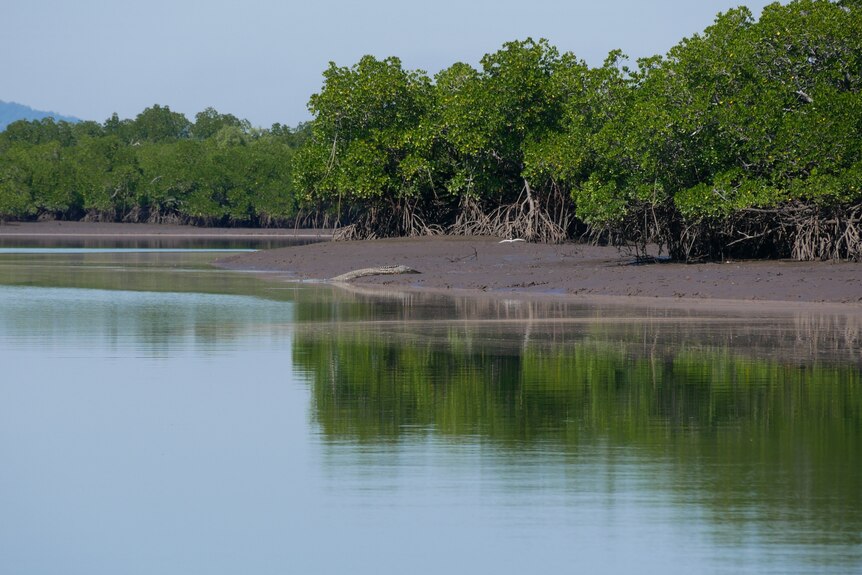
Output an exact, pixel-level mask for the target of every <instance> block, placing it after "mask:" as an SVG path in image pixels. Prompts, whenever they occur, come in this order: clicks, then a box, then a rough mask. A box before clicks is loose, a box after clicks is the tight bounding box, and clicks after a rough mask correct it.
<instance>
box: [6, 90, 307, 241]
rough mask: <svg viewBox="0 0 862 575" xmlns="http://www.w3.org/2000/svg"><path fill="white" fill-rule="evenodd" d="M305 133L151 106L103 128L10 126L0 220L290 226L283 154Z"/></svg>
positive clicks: (294, 207)
mask: <svg viewBox="0 0 862 575" xmlns="http://www.w3.org/2000/svg"><path fill="white" fill-rule="evenodd" d="M307 133H308V127H307V126H300V127H299V128H297V129H288V128H285V127H283V126H280V125H278V124H276V125H274V126H273V127H272V128H271V129H269V130H260V129H254V128H252V127H251V125H250V124H249V123H248V122H247V121H245V120H239V119H238V118H236V117H235V116H233V115H231V114H220V113H219V112H217V111H216V110H214V109H212V108H208V109H206V110H204V111H203V112H200V113H199V114H197V116H196V117H195V121H194V122H190V121H189V120H188V119H186V117H185V116H184V115H182V114H179V113H177V112H173V111H171V110H170V108H168V107H167V106H164V107H163V106H158V105H155V106H153V107H151V108H147V109H146V110H144V111H143V112H141V113H140V114H139V115H138V116H137V117H136V118H135V119H134V120H120V119H119V118H118V117H117V115H116V114H115V115H114V116H113V117H111V118H110V119H108V120H107V121H106V122H105V123H104V124H98V123H96V122H78V123H69V122H65V121H60V122H55V121H54V120H52V119H51V118H46V119H43V120H37V121H32V122H27V121H19V122H14V123H12V124H10V125H9V126H8V127H7V128H6V130H5V131H4V132H2V133H0V217H3V218H6V219H10V218H11V219H36V218H42V219H86V220H91V221H124V222H162V223H165V222H173V223H193V224H198V225H215V224H221V225H239V224H244V225H259V226H270V225H281V224H285V223H288V222H291V223H292V222H293V221H294V219H295V218H296V217H297V215H298V213H299V212H298V204H297V198H296V195H295V194H294V193H293V188H292V178H291V166H292V157H293V154H294V150H295V149H296V148H298V147H299V145H300V144H301V143H302V141H303V139H304V138H305V137H306V136H307Z"/></svg>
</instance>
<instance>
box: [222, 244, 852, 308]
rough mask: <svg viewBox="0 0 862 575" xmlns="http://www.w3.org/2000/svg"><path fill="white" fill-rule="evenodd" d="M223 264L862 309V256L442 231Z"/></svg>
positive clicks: (500, 289)
mask: <svg viewBox="0 0 862 575" xmlns="http://www.w3.org/2000/svg"><path fill="white" fill-rule="evenodd" d="M218 265H220V266H222V267H225V268H229V269H242V270H256V271H279V272H290V273H291V274H293V275H294V277H296V278H297V279H317V280H322V279H330V278H334V277H336V276H338V275H340V274H344V273H346V272H349V271H352V270H356V269H361V268H369V267H377V266H394V265H404V266H408V267H410V268H413V269H415V270H416V271H418V272H419V273H418V274H404V275H379V276H365V277H360V278H357V279H355V280H352V281H351V283H352V284H361V285H367V286H389V287H394V288H411V289H416V288H418V289H432V290H470V291H482V292H494V293H503V294H506V293H509V294H531V295H556V296H573V297H590V298H594V297H605V296H608V297H614V298H620V297H624V298H631V299H635V298H637V299H638V300H641V299H646V298H650V299H654V298H666V299H680V300H687V301H694V300H698V301H701V302H710V301H716V302H718V301H738V302H741V301H750V302H791V303H793V302H808V303H813V302H828V303H840V304H848V305H850V306H851V307H857V306H858V307H859V308H860V309H862V263H855V262H820V261H818V262H797V261H790V260H769V261H762V260H758V261H726V262H714V263H697V264H684V263H670V262H663V263H649V264H639V263H637V262H636V261H635V258H634V256H633V255H632V254H629V253H626V252H624V251H620V250H618V249H616V248H613V247H603V246H592V245H583V244H574V243H572V244H562V245H549V244H530V243H525V242H503V243H501V240H500V239H499V238H488V237H452V236H433V237H422V238H403V239H401V238H399V239H381V240H364V241H352V242H323V243H315V244H308V245H302V246H292V247H285V248H278V249H272V250H266V251H260V252H255V253H248V254H240V255H237V256H232V257H228V258H225V259H222V260H220V261H219V262H218Z"/></svg>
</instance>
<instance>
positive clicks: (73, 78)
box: [0, 0, 770, 127]
mask: <svg viewBox="0 0 862 575" xmlns="http://www.w3.org/2000/svg"><path fill="white" fill-rule="evenodd" d="M740 3H744V4H745V5H746V6H748V7H749V8H750V9H751V10H752V12H753V13H754V14H755V16H759V15H760V12H761V10H762V8H763V6H765V5H767V4H769V3H770V2H766V1H761V0H758V1H748V2H740V1H739V0H737V1H733V0H605V1H569V2H565V1H562V0H494V1H491V0H478V1H468V0H432V1H426V2H411V1H408V0H401V1H398V0H367V1H365V2H344V1H339V0H305V1H301V2H300V1H296V0H284V1H278V0H234V1H226V0H208V1H205V0H136V1H126V0H2V4H0V23H2V24H0V38H2V49H0V100H6V101H16V102H19V103H22V104H26V105H29V106H32V107H34V108H37V109H43V110H52V111H55V112H58V113H61V114H69V115H74V116H78V117H80V118H83V119H88V120H96V121H99V122H101V121H104V120H105V119H107V118H108V117H109V116H110V115H111V113H113V112H117V113H118V114H120V116H121V117H134V116H135V115H137V114H138V113H139V112H141V111H142V110H143V109H144V108H146V107H148V106H151V105H153V104H156V103H157V104H161V105H167V106H170V107H171V109H172V110H176V111H179V112H183V113H184V114H186V115H187V116H188V117H189V119H194V115H195V114H196V113H197V112H199V111H200V110H202V109H203V108H205V107H207V106H213V107H215V108H216V109H218V110H219V111H220V112H229V113H232V114H234V115H236V116H239V117H241V118H247V119H249V120H250V121H251V122H252V123H253V124H254V125H258V126H265V127H269V126H270V125H271V124H272V123H273V122H280V123H282V124H288V125H295V124H296V123H298V122H300V121H303V120H307V119H309V117H310V116H309V113H308V111H307V109H306V103H307V102H308V97H309V96H310V95H311V94H312V93H314V92H316V91H318V90H319V89H320V86H321V73H322V72H323V70H324V69H325V68H326V66H327V63H328V62H329V61H330V60H332V61H335V62H336V63H338V64H339V65H351V64H353V63H355V62H356V61H357V60H358V59H359V58H360V57H361V56H362V55H364V54H373V55H375V56H377V57H385V56H390V55H392V56H398V57H400V58H401V59H402V61H403V63H404V66H405V67H407V68H411V69H412V68H421V69H423V70H426V71H428V72H429V73H432V74H433V73H436V72H438V71H439V70H441V69H443V68H446V67H448V66H449V65H451V64H453V63H454V62H457V61H464V62H468V63H470V64H473V65H477V64H478V61H479V59H480V58H481V57H482V55H483V54H485V53H488V52H494V51H496V50H497V49H499V48H500V46H501V45H502V44H503V42H506V41H509V40H516V39H524V38H527V37H528V36H530V37H533V38H536V39H538V38H547V39H548V40H550V41H551V43H552V44H554V45H555V46H557V47H558V48H559V49H560V51H570V52H574V53H575V54H576V55H578V56H579V57H581V58H583V59H585V60H586V61H587V62H588V63H589V64H591V65H599V64H601V62H602V60H603V59H604V57H605V56H606V55H607V53H608V51H609V50H612V49H615V48H620V49H622V50H623V51H625V52H626V53H627V54H629V56H631V57H632V58H637V57H641V56H650V55H653V54H657V53H665V52H666V51H667V49H668V48H670V47H671V46H673V45H674V44H676V43H677V42H678V41H679V40H680V39H682V38H683V37H685V36H690V35H692V34H694V33H696V32H700V31H702V30H703V29H704V28H705V27H706V26H708V25H709V24H710V23H711V22H712V21H713V19H714V17H715V15H716V14H717V13H718V12H721V11H725V10H727V9H729V8H732V7H734V6H737V5H739V4H740Z"/></svg>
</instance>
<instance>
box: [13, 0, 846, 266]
mask: <svg viewBox="0 0 862 575" xmlns="http://www.w3.org/2000/svg"><path fill="white" fill-rule="evenodd" d="M309 109H310V111H311V112H312V115H313V119H312V121H311V122H309V123H308V124H303V125H300V126H298V127H295V128H290V127H286V126H281V125H279V124H275V125H273V126H272V127H271V128H269V129H261V128H254V127H252V126H251V125H250V124H249V123H248V122H247V121H245V120H241V119H239V118H237V117H235V116H233V115H231V114H223V113H220V112H218V111H216V110H214V109H212V108H208V109H206V110H204V111H202V112H200V113H199V114H197V115H196V116H195V118H194V121H191V120H189V119H187V118H186V117H185V116H184V115H182V114H179V113H177V112H174V111H171V110H170V108H169V107H167V106H159V105H155V106H153V107H150V108H147V109H146V110H144V111H143V112H141V113H140V114H139V115H138V116H137V117H136V118H134V119H120V118H118V117H117V115H116V114H115V115H114V116H113V117H111V118H110V119H108V120H107V121H105V122H104V123H103V124H99V123H97V122H78V123H68V122H64V121H60V122H55V121H53V120H51V119H45V120H39V121H32V122H27V121H19V122H15V123H12V124H10V125H9V126H8V127H7V129H6V130H5V131H3V132H0V220H31V219H87V220H91V221H126V222H144V221H146V222H173V223H190V224H195V225H253V226H287V225H289V226H294V225H299V226H312V225H318V226H321V225H322V226H332V227H337V228H338V230H339V235H340V236H341V237H345V238H365V237H380V236H397V235H417V234H432V233H453V234H494V235H499V236H508V237H519V238H524V239H527V240H530V241H549V242H561V241H566V240H571V239H577V240H582V241H597V242H606V243H611V244H615V245H626V246H631V247H634V248H636V249H637V250H638V252H639V253H641V254H644V253H645V249H646V246H647V245H650V244H657V245H658V246H659V247H660V249H661V250H662V253H665V254H667V255H669V256H670V257H672V258H674V259H677V260H681V261H694V260H703V259H718V258H725V257H749V258H757V257H761V258H762V257H769V258H774V257H792V258H796V259H855V260H860V259H862V0H837V1H836V0H793V1H791V2H788V3H787V4H786V5H784V6H782V5H780V4H778V3H775V4H772V5H770V6H767V7H766V8H765V9H764V11H763V13H762V15H761V17H760V18H759V19H757V20H756V19H755V18H754V17H753V15H752V14H751V12H750V11H749V10H748V9H746V8H744V7H741V8H737V9H733V10H729V11H727V12H724V13H722V14H719V15H718V16H717V17H716V19H715V21H714V23H713V24H712V25H711V26H709V27H708V28H706V30H704V31H703V32H701V33H698V34H694V35H693V36H691V37H688V38H685V39H683V40H681V41H680V42H679V43H678V44H677V45H676V46H674V47H673V48H672V49H671V50H670V51H669V52H668V53H667V54H665V55H663V56H651V57H645V58H640V59H637V60H635V61H633V62H632V61H629V60H628V58H627V56H625V55H623V54H622V53H620V52H612V53H610V54H609V55H608V57H607V59H606V60H605V62H604V64H603V65H601V66H598V67H590V66H588V65H587V64H586V63H585V62H584V61H583V60H580V59H578V58H577V56H575V55H574V54H571V53H568V52H566V53H560V52H559V51H558V50H557V49H556V48H555V47H554V46H552V45H550V44H549V43H548V42H547V41H545V40H538V41H534V40H532V39H527V40H522V41H514V42H509V43H506V44H504V45H503V46H502V47H501V48H500V49H499V50H498V51H496V52H493V53H490V54H487V55H485V56H484V57H483V58H482V60H481V63H480V65H479V66H478V67H473V66H470V65H468V64H464V63H456V64H453V65H452V66H450V67H449V68H447V69H445V70H443V71H441V72H440V73H438V74H436V75H435V76H433V77H431V76H429V75H428V74H427V73H425V72H423V71H421V70H407V69H404V68H403V66H402V64H401V61H400V60H399V59H398V58H396V57H390V58H385V59H382V60H381V59H377V58H374V57H372V56H365V57H363V58H362V59H361V60H360V61H359V62H357V63H355V64H354V65H352V66H349V67H347V66H338V65H336V64H335V63H331V64H330V66H329V68H328V69H327V70H326V71H324V73H323V85H322V87H321V89H320V91H319V92H318V93H316V94H314V95H312V96H311V98H310V101H309Z"/></svg>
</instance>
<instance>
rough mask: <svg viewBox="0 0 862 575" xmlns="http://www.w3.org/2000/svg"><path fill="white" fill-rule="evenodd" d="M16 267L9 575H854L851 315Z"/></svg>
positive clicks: (855, 324)
mask: <svg viewBox="0 0 862 575" xmlns="http://www.w3.org/2000/svg"><path fill="white" fill-rule="evenodd" d="M212 258H213V254H211V253H197V252H195V253H163V252H152V253H110V252H107V253H106V252H97V253H90V252H86V250H84V251H80V252H79V253H12V254H2V255H0V362H2V366H3V371H2V375H0V465H2V467H0V470H2V472H0V573H3V574H5V573H9V574H22V575H29V574H57V573H62V574H86V575H97V574H109V573H110V574H115V573H123V574H126V573H128V574H138V573H140V574H163V573H167V574H174V573H176V574H190V573H207V574H220V573H225V574H228V573H230V574H234V573H250V574H258V573H260V574H284V573H327V574H328V573H333V574H338V573H399V574H400V573H544V572H556V573H630V572H638V573H643V572H662V573H686V574H689V573H740V572H743V573H744V572H748V573H770V572H771V573H794V572H797V573H810V572H826V573H856V572H859V571H860V570H862V376H860V367H862V340H860V336H862V316H860V315H859V314H829V313H823V314H818V313H803V312H794V310H786V311H784V312H767V311H763V310H748V311H747V312H745V313H743V314H737V315H734V314H732V313H722V314H717V313H710V312H708V311H701V312H691V311H685V310H662V309H632V308H626V307H589V306H584V305H576V304H571V303H569V304H565V303H561V302H518V301H512V300H503V299H497V300H494V299H478V298H476V299H448V298H444V297H441V296H433V295H427V294H426V295H418V294H410V295H404V294H398V293H392V294H383V295H372V294H369V293H367V292H364V291H363V290H356V291H350V292H348V291H338V290H335V289H333V288H331V287H329V286H326V285H322V284H286V283H283V282H279V281H275V280H276V279H277V278H271V279H270V280H261V279H256V278H254V277H251V276H248V275H244V274H238V273H227V272H221V271H217V270H214V269H212V268H211V267H209V266H208V265H207V262H209V261H210V260H211V259H212Z"/></svg>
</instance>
